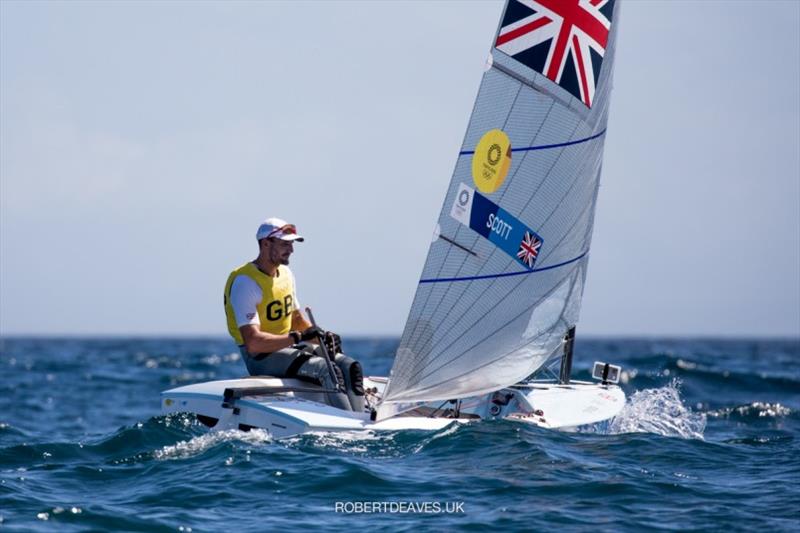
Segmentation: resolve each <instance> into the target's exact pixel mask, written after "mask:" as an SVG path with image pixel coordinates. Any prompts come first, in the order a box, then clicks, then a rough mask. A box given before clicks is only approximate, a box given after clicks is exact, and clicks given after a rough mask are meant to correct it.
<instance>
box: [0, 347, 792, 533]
mask: <svg viewBox="0 0 800 533" xmlns="http://www.w3.org/2000/svg"><path fill="white" fill-rule="evenodd" d="M344 345H345V351H347V352H348V353H350V354H351V355H353V356H355V357H357V358H358V359H360V360H361V361H362V363H363V364H364V366H365V369H366V371H367V373H368V374H373V375H385V374H386V373H387V372H388V370H389V368H390V366H391V360H392V354H393V351H394V349H395V348H396V346H397V339H377V338H361V339H356V338H351V339H345V342H344ZM595 360H603V361H609V362H614V363H618V364H621V365H622V366H623V368H624V374H623V381H624V383H623V387H624V389H625V391H626V393H627V394H628V402H627V404H626V407H625V409H624V411H623V412H622V414H621V415H620V416H619V417H618V418H617V419H615V420H614V421H612V422H611V423H610V424H606V425H604V426H603V427H595V428H591V429H590V430H588V431H586V432H581V433H564V432H556V431H549V430H543V429H539V428H535V427H531V426H527V425H523V424H520V423H513V422H506V421H502V422H479V423H473V424H469V425H465V426H459V427H451V428H447V429H445V430H442V431H439V432H435V433H426V432H397V433H388V434H383V433H381V434H365V435H355V434H343V435H335V434H319V435H307V436H302V437H296V438H291V439H287V440H281V441H273V440H271V439H270V438H269V436H268V435H267V434H266V433H264V432H262V431H258V430H256V431H250V432H247V433H244V432H239V431H229V432H221V433H209V432H208V431H207V430H206V429H205V427H204V426H202V425H201V424H199V423H198V422H197V421H196V420H195V418H194V417H193V416H191V415H173V416H162V415H161V414H160V412H159V409H160V405H159V392H161V391H162V390H164V389H168V388H171V387H175V386H178V385H183V384H188V383H193V382H197V381H205V380H211V379H223V378H230V377H239V376H241V375H243V374H244V373H245V371H244V364H243V363H242V361H241V360H240V358H239V355H238V352H237V351H236V350H235V347H234V346H233V345H232V344H231V343H230V341H229V340H227V339H201V338H198V339H168V338H132V339H123V338H115V339H84V338H68V339H39V338H36V339H34V338H4V339H1V340H0V530H8V531H86V530H95V531H226V530H233V529H236V530H242V531H274V530H286V529H288V530H295V529H313V530H330V531H340V530H354V529H356V528H359V529H360V528H367V527H383V528H387V529H388V530H390V531H428V530H436V531H441V530H467V531H483V530H486V529H492V530H506V531H515V530H518V531H531V530H541V529H545V528H551V527H552V528H556V527H558V528H559V530H562V531H563V530H567V531H572V530H575V531H585V530H589V529H592V530H595V529H597V528H599V529H600V530H603V531H640V530H680V531H686V530H717V531H719V530H726V531H752V530H756V529H765V530H766V529H768V530H770V531H798V530H800V341H798V340H783V341H781V340H736V341H733V340H713V339H700V340H697V339H687V340H677V339H664V340H654V339H646V340H645V339H643V340H621V339H620V340H613V339H604V340H591V339H581V338H580V337H579V338H578V341H577V343H576V347H575V364H574V367H575V371H574V375H573V377H574V378H575V379H589V368H590V366H591V364H592V362H593V361H595Z"/></svg>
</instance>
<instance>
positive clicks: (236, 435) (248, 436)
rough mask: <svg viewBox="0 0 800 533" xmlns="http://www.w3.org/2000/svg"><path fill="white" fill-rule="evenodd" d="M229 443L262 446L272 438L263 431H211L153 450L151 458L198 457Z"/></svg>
mask: <svg viewBox="0 0 800 533" xmlns="http://www.w3.org/2000/svg"><path fill="white" fill-rule="evenodd" d="M230 441H239V442H244V443H247V444H264V443H269V442H272V437H270V435H269V433H268V432H267V431H264V430H263V429H252V430H250V431H239V430H238V429H229V430H225V431H212V432H210V433H206V434H205V435H200V436H199V437H194V438H192V439H189V440H184V441H180V442H177V443H175V444H172V445H170V446H164V447H163V448H161V449H160V450H155V451H154V452H153V457H155V458H156V459H158V460H170V459H186V458H189V457H194V456H195V455H199V454H201V453H203V452H205V451H206V450H208V449H209V448H212V447H214V446H216V445H217V444H220V443H222V442H230Z"/></svg>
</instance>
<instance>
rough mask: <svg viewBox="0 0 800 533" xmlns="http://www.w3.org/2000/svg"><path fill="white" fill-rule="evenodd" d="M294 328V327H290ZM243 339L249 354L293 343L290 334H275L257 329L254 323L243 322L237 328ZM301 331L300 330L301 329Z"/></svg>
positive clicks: (275, 349)
mask: <svg viewBox="0 0 800 533" xmlns="http://www.w3.org/2000/svg"><path fill="white" fill-rule="evenodd" d="M292 325H294V317H292ZM292 329H293V330H294V328H292ZM239 331H240V332H241V333H242V339H243V340H244V346H245V348H247V351H248V352H250V353H251V354H258V353H272V352H276V351H278V350H280V349H282V348H287V347H289V346H291V345H292V344H294V343H295V339H293V338H292V335H291V334H289V333H287V334H286V335H275V334H272V333H267V332H265V331H261V330H260V329H258V326H257V325H256V324H245V325H244V326H242V327H240V328H239ZM301 331H302V330H301Z"/></svg>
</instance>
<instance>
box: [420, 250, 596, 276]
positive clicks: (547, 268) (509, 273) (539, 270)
mask: <svg viewBox="0 0 800 533" xmlns="http://www.w3.org/2000/svg"><path fill="white" fill-rule="evenodd" d="M588 253H589V250H586V251H585V252H583V253H582V254H581V255H579V256H578V257H575V258H573V259H570V260H569V261H564V262H563V263H558V264H555V265H550V266H548V267H542V268H534V269H533V270H523V271H521V272H504V273H502V274H486V275H484V276H466V277H463V278H428V279H421V280H419V282H420V283H443V282H448V281H472V280H476V279H492V278H505V277H508V276H521V275H523V274H533V273H534V272H543V271H545V270H552V269H554V268H559V267H562V266H565V265H568V264H570V263H574V262H575V261H580V260H581V259H583V258H584V256H586V254H588Z"/></svg>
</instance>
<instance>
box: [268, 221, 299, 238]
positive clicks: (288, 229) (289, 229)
mask: <svg viewBox="0 0 800 533" xmlns="http://www.w3.org/2000/svg"><path fill="white" fill-rule="evenodd" d="M277 233H283V234H284V235H297V228H296V227H295V225H294V224H286V225H285V226H281V227H280V228H276V229H274V230H272V231H270V232H269V233H268V234H267V236H266V237H264V238H265V239H269V238H270V237H272V236H273V235H275V234H277Z"/></svg>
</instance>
